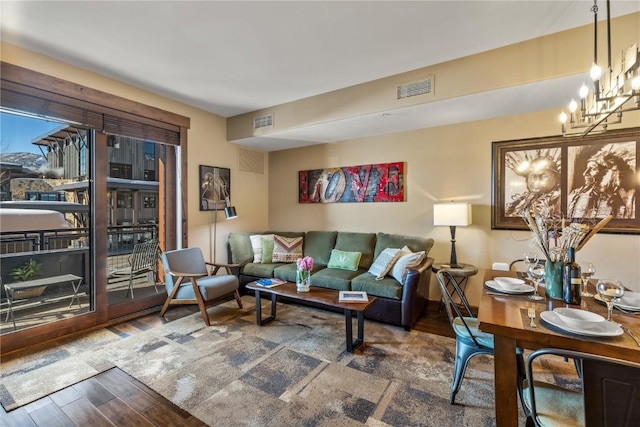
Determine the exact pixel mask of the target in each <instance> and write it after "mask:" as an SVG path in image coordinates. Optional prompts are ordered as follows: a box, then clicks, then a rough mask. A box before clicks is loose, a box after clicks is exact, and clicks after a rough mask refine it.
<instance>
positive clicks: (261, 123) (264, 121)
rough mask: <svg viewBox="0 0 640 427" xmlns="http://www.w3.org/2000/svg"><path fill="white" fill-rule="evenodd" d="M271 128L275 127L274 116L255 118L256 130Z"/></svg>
mask: <svg viewBox="0 0 640 427" xmlns="http://www.w3.org/2000/svg"><path fill="white" fill-rule="evenodd" d="M271 126H273V114H268V115H266V116H260V117H254V118H253V128H254V129H262V128H267V127H271Z"/></svg>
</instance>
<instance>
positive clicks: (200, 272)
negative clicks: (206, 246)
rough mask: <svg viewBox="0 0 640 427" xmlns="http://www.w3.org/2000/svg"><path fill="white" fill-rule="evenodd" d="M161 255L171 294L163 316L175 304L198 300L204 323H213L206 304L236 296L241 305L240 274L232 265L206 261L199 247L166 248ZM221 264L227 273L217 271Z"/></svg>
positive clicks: (239, 305)
mask: <svg viewBox="0 0 640 427" xmlns="http://www.w3.org/2000/svg"><path fill="white" fill-rule="evenodd" d="M161 258H162V265H163V268H164V273H165V282H166V289H167V295H168V296H167V300H166V302H165V303H164V305H163V306H162V310H160V316H164V313H165V312H166V311H167V309H168V308H169V306H170V305H173V304H197V305H198V307H199V308H200V312H201V313H202V317H203V318H204V321H205V323H206V324H207V326H211V321H210V320H209V314H208V313H207V306H209V305H211V304H213V303H215V302H220V301H223V300H227V299H229V298H230V297H235V299H236V301H237V303H238V307H239V308H242V300H241V299H240V293H239V292H238V285H239V282H238V277H237V276H235V275H233V274H231V267H232V265H229V264H216V263H208V262H205V260H204V256H203V255H202V251H201V250H200V248H185V249H177V250H174V251H167V252H165V253H163V254H162V256H161ZM208 267H212V269H211V270H209V268H208ZM220 268H224V269H226V271H227V273H228V274H222V275H216V273H217V272H218V271H219V270H220Z"/></svg>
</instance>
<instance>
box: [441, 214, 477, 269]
mask: <svg viewBox="0 0 640 427" xmlns="http://www.w3.org/2000/svg"><path fill="white" fill-rule="evenodd" d="M469 224H471V205H470V204H469V203H438V204H435V205H433V225H435V226H449V228H450V229H451V259H450V260H449V266H450V267H451V268H462V265H459V264H458V258H457V256H456V227H458V226H462V227H464V226H467V225H469Z"/></svg>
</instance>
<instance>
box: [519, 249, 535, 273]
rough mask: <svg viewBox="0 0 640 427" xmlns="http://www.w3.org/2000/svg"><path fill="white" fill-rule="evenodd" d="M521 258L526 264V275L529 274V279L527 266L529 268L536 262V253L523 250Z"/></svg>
mask: <svg viewBox="0 0 640 427" xmlns="http://www.w3.org/2000/svg"><path fill="white" fill-rule="evenodd" d="M522 260H523V261H524V263H525V264H527V275H528V276H529V279H531V275H529V268H531V266H532V265H533V264H537V263H538V254H537V253H535V252H525V253H524V256H523V257H522Z"/></svg>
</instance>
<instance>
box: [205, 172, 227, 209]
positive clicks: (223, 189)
mask: <svg viewBox="0 0 640 427" xmlns="http://www.w3.org/2000/svg"><path fill="white" fill-rule="evenodd" d="M230 197H231V169H228V168H219V167H217V166H205V165H200V210H201V211H213V210H218V211H219V210H223V209H224V208H225V207H226V206H227V204H226V199H227V198H230Z"/></svg>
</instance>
